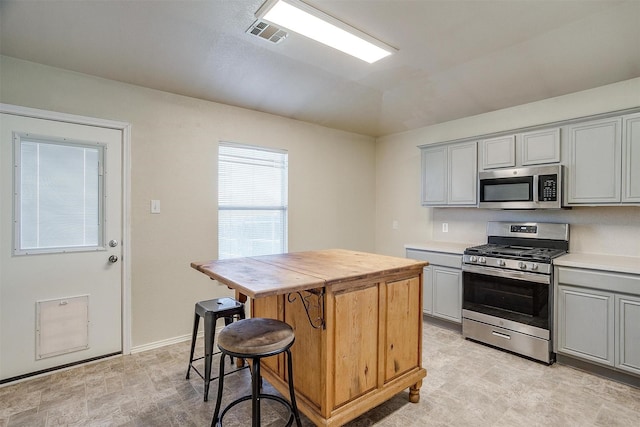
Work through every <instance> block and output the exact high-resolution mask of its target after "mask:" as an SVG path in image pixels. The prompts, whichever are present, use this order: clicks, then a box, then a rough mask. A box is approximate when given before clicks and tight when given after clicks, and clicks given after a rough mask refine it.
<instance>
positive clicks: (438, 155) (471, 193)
mask: <svg viewBox="0 0 640 427" xmlns="http://www.w3.org/2000/svg"><path fill="white" fill-rule="evenodd" d="M420 149H421V153H422V205H423V206H476V205H477V186H478V168H477V164H478V163H477V162H478V157H477V156H478V154H477V143H476V142H475V141H472V142H458V143H451V144H442V145H437V146H433V147H430V146H422V147H420Z"/></svg>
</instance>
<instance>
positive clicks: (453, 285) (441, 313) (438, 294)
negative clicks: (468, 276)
mask: <svg viewBox="0 0 640 427" xmlns="http://www.w3.org/2000/svg"><path fill="white" fill-rule="evenodd" d="M432 269H433V273H432V274H433V315H434V316H436V317H441V318H443V319H447V320H451V321H453V322H457V323H461V322H462V272H461V271H460V270H456V269H454V268H446V267H438V266H434V267H432Z"/></svg>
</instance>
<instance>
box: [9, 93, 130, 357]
mask: <svg viewBox="0 0 640 427" xmlns="http://www.w3.org/2000/svg"><path fill="white" fill-rule="evenodd" d="M0 113H4V114H11V115H14V116H21V117H30V118H34V119H44V120H53V121H57V122H63V123H70V124H77V125H86V126H95V127H102V128H107V129H115V130H119V131H121V132H122V153H121V157H122V177H121V178H122V277H121V278H120V281H121V292H122V314H121V315H122V331H121V332H120V334H121V337H122V354H130V353H131V124H130V123H127V122H119V121H115V120H106V119H98V118H95V117H88V116H79V115H75V114H67V113H58V112H55V111H48V110H40V109H37V108H30V107H22V106H19V105H13V104H3V103H0Z"/></svg>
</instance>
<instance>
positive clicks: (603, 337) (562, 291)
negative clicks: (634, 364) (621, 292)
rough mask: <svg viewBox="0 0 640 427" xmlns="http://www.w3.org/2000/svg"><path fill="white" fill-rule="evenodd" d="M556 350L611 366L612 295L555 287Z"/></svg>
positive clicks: (612, 333)
mask: <svg viewBox="0 0 640 427" xmlns="http://www.w3.org/2000/svg"><path fill="white" fill-rule="evenodd" d="M558 296H559V301H558V304H559V305H558V317H559V319H558V320H557V327H558V341H559V342H558V353H565V354H569V355H572V356H576V357H580V358H583V359H586V360H590V361H594V362H598V363H602V364H605V365H610V366H613V364H614V357H613V354H614V295H613V294H612V293H609V292H601V291H595V290H591V289H584V288H575V287H571V286H564V285H560V286H559V287H558Z"/></svg>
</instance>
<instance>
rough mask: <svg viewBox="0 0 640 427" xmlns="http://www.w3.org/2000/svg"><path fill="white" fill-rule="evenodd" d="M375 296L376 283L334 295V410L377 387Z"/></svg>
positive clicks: (332, 356)
mask: <svg viewBox="0 0 640 427" xmlns="http://www.w3.org/2000/svg"><path fill="white" fill-rule="evenodd" d="M378 294H379V291H378V286H377V284H372V285H368V286H366V287H359V288H357V289H350V290H346V291H344V292H336V293H335V298H334V303H333V319H335V322H334V323H333V326H334V328H335V329H334V340H333V343H334V351H333V352H328V357H330V358H333V370H334V375H333V408H334V409H335V408H338V407H339V406H341V405H343V404H344V403H346V402H349V401H351V400H353V399H355V398H357V397H359V396H362V395H363V394H365V393H367V392H369V391H371V390H374V389H375V388H376V387H377V383H378V316H379V309H378V307H379V302H378V301H379V298H378Z"/></svg>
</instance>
